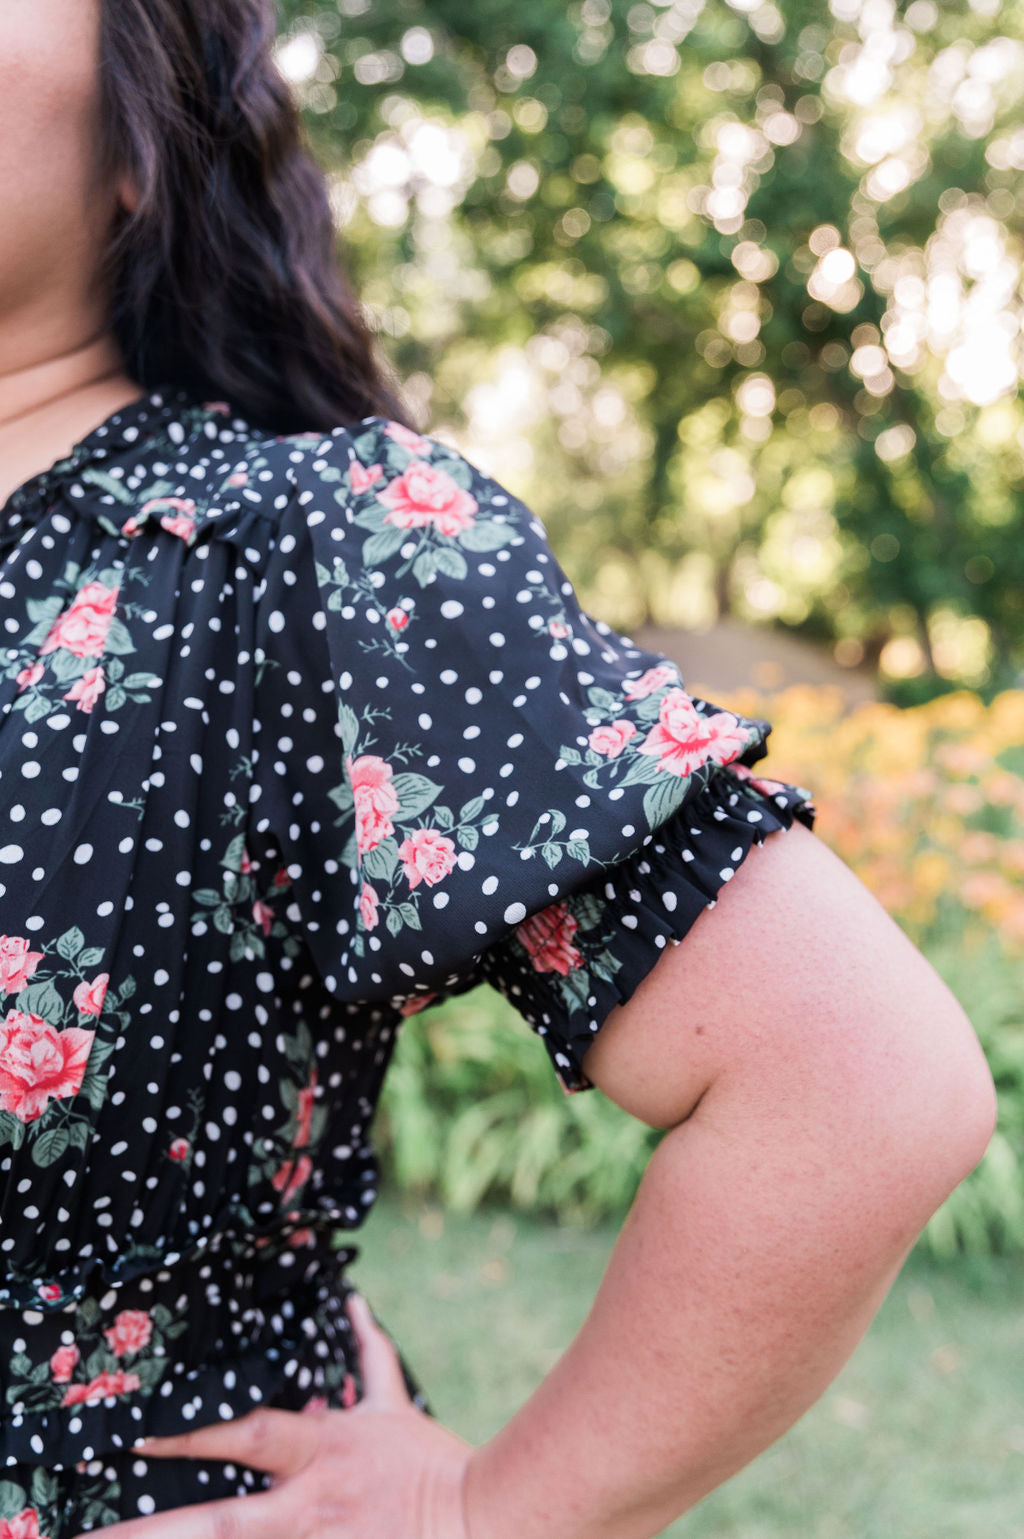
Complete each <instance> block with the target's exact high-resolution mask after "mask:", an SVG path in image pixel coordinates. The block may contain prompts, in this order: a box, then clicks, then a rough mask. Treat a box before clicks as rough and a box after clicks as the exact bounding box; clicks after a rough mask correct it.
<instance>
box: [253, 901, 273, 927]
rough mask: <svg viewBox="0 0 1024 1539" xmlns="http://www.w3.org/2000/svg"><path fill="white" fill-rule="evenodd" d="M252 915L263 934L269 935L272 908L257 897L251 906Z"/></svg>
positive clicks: (271, 922)
mask: <svg viewBox="0 0 1024 1539" xmlns="http://www.w3.org/2000/svg"><path fill="white" fill-rule="evenodd" d="M252 917H253V918H254V919H255V921H256V923H257V924H258V925H259V926H260V928H261V929H262V931H263V933H264V935H269V934H270V932H271V930H272V929H273V925H274V910H273V909H272V908H271V907H270V904H269V903H264V901H263V899H262V898H257V899H256V902H255V903H254V904H253V906H252Z"/></svg>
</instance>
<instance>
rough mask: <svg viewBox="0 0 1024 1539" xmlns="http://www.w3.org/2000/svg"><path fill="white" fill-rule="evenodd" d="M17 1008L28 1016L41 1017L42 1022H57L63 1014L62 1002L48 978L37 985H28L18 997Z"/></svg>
mask: <svg viewBox="0 0 1024 1539" xmlns="http://www.w3.org/2000/svg"><path fill="white" fill-rule="evenodd" d="M18 1008H19V1010H24V1011H25V1012H26V1014H28V1015H38V1016H41V1017H42V1019H43V1020H44V1021H59V1020H60V1018H61V1016H62V1015H63V1014H64V1001H63V1000H62V999H61V997H60V994H59V992H58V991H57V989H56V988H55V987H54V985H53V983H52V982H51V981H50V979H49V978H43V979H40V981H39V982H38V983H28V984H26V985H25V987H24V988H23V989H22V991H21V993H20V994H19V995H18Z"/></svg>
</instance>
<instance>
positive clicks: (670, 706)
mask: <svg viewBox="0 0 1024 1539" xmlns="http://www.w3.org/2000/svg"><path fill="white" fill-rule="evenodd" d="M745 743H746V734H745V733H744V732H743V730H742V728H741V727H740V724H739V722H738V721H737V720H736V717H735V716H733V714H732V713H731V711H720V712H718V713H717V714H716V715H714V716H701V715H700V713H699V712H698V710H697V707H696V706H695V705H694V703H693V701H692V700H691V699H690V696H689V695H688V694H687V693H686V691H685V690H682V689H670V690H669V691H668V693H667V694H666V695H665V697H664V699H663V700H662V702H661V709H660V711H659V713H658V720H657V721H656V722H655V724H654V726H653V727H652V728H651V730H650V731H649V732H648V734H647V736H646V737H645V738H644V740H643V742H642V743H641V744H640V747H639V748H638V749H637V753H650V754H657V755H658V768H659V770H664V771H665V772H666V773H667V774H669V775H692V774H693V772H694V770H697V769H700V767H701V765H703V764H707V763H709V762H710V763H713V764H728V763H729V762H730V760H731V759H735V758H736V757H737V755H738V754H740V753H741V752H742V751H743V747H744V745H745Z"/></svg>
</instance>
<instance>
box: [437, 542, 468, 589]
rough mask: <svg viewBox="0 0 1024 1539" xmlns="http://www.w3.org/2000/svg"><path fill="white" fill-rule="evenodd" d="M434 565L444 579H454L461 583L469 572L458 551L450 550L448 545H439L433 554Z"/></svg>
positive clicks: (464, 559)
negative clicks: (442, 574)
mask: <svg viewBox="0 0 1024 1539" xmlns="http://www.w3.org/2000/svg"><path fill="white" fill-rule="evenodd" d="M434 563H435V566H436V568H437V570H438V571H439V572H443V573H444V575H445V576H446V577H454V578H456V580H458V581H460V582H461V581H462V580H463V578H464V577H465V576H466V573H467V572H468V571H469V566H468V565H467V563H466V558H465V556H464V555H462V553H461V552H460V551H457V550H452V548H451V547H450V546H448V545H441V546H439V547H438V548H437V550H436V551H435V552H434Z"/></svg>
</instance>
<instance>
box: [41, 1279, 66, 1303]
mask: <svg viewBox="0 0 1024 1539" xmlns="http://www.w3.org/2000/svg"><path fill="white" fill-rule="evenodd" d="M36 1292H37V1293H38V1294H39V1297H40V1298H41V1299H45V1300H46V1301H47V1303H48V1304H52V1303H53V1302H54V1300H55V1299H59V1298H60V1283H38V1284H37V1285H36Z"/></svg>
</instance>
